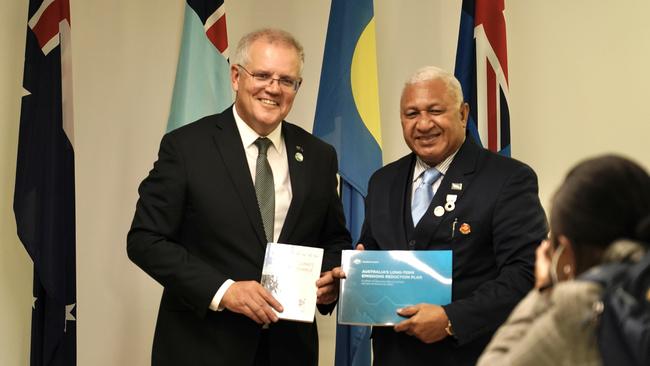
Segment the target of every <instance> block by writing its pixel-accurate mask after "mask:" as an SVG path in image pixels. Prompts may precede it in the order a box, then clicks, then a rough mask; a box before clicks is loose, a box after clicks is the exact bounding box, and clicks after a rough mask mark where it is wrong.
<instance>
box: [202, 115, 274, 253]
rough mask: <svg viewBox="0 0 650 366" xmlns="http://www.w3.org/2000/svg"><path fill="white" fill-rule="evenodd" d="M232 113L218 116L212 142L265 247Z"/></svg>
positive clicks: (246, 166)
mask: <svg viewBox="0 0 650 366" xmlns="http://www.w3.org/2000/svg"><path fill="white" fill-rule="evenodd" d="M232 113H233V112H232V108H229V109H226V110H225V111H224V112H223V113H221V114H220V115H219V117H220V118H219V119H218V122H217V128H216V132H215V134H214V142H215V144H216V145H217V150H218V151H219V154H220V155H221V158H222V159H223V163H224V165H225V166H226V170H227V171H228V172H227V174H228V176H229V177H230V179H231V180H232V184H233V186H234V187H235V189H236V190H237V193H238V194H239V199H240V200H241V202H242V205H243V206H244V209H245V211H246V214H247V215H248V219H249V221H250V223H251V226H252V228H253V230H255V233H256V234H257V237H258V238H259V240H260V243H261V244H262V245H265V244H266V235H265V234H264V227H263V224H262V216H261V214H260V209H259V206H258V205H257V196H256V195H255V187H254V186H253V179H252V177H251V173H250V170H249V169H248V162H247V161H246V152H245V151H244V147H243V146H242V143H241V136H240V135H239V131H238V130H237V125H236V124H235V118H234V116H233V114H232Z"/></svg>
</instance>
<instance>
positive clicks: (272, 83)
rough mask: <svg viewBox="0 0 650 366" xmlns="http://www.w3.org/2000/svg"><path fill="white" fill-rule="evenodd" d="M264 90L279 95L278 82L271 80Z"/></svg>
mask: <svg viewBox="0 0 650 366" xmlns="http://www.w3.org/2000/svg"><path fill="white" fill-rule="evenodd" d="M264 90H266V91H267V92H270V93H280V90H281V89H280V80H278V79H273V78H271V80H270V81H269V82H268V83H267V84H266V86H265V87H264Z"/></svg>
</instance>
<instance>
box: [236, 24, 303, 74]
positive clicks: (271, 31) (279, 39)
mask: <svg viewBox="0 0 650 366" xmlns="http://www.w3.org/2000/svg"><path fill="white" fill-rule="evenodd" d="M258 39H263V40H265V41H266V42H267V43H280V44H283V45H286V46H289V47H291V48H293V49H294V50H295V51H296V54H297V55H298V59H299V60H300V71H299V72H300V75H302V68H303V66H304V64H305V51H304V50H303V48H302V45H301V44H300V42H298V40H297V39H296V38H295V37H294V36H293V35H291V33H289V32H287V31H283V30H282V29H276V28H263V29H258V30H256V31H253V32H250V33H248V34H246V35H245V36H243V37H242V38H241V39H240V40H239V43H238V44H237V49H236V50H235V55H234V56H233V58H232V60H231V61H232V64H233V65H234V64H239V65H244V66H245V65H248V63H249V62H250V58H249V55H248V50H249V49H250V46H251V45H252V44H253V42H255V41H257V40H258Z"/></svg>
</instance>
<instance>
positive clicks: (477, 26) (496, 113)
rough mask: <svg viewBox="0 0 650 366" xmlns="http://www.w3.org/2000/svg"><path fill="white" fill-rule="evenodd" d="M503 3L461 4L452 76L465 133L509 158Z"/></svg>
mask: <svg viewBox="0 0 650 366" xmlns="http://www.w3.org/2000/svg"><path fill="white" fill-rule="evenodd" d="M504 10H505V5H504V0H463V7H462V11H461V15H460V30H459V32H458V50H457V52H456V70H455V74H456V77H457V78H458V80H459V81H460V83H461V85H462V87H463V95H464V98H465V101H466V102H467V103H469V107H470V115H469V120H468V122H467V133H468V135H470V136H472V137H473V138H474V140H475V141H476V142H478V143H479V144H480V145H482V146H483V147H485V148H487V149H490V150H492V151H495V152H499V153H500V154H502V155H506V156H510V110H509V107H508V104H509V102H508V101H509V99H510V91H509V87H508V51H507V50H508V48H507V45H506V20H505V16H504Z"/></svg>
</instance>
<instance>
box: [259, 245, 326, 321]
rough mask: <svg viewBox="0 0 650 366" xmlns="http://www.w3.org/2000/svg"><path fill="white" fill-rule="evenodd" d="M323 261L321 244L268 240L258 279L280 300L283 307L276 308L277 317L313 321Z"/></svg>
mask: <svg viewBox="0 0 650 366" xmlns="http://www.w3.org/2000/svg"><path fill="white" fill-rule="evenodd" d="M322 263H323V249H322V248H314V247H306V246H302V245H290V244H281V243H268V244H267V246H266V254H265V255H264V267H263V268H262V279H261V281H260V282H261V284H262V286H264V287H265V288H266V289H267V290H269V292H271V294H272V295H273V297H275V299H276V300H278V301H279V302H280V304H282V307H283V308H284V311H283V312H281V313H278V312H276V314H277V315H278V317H279V318H280V319H286V320H295V321H300V322H308V323H312V322H313V321H314V314H315V311H316V290H317V288H316V281H317V280H318V278H319V277H320V270H321V265H322Z"/></svg>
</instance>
